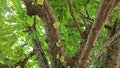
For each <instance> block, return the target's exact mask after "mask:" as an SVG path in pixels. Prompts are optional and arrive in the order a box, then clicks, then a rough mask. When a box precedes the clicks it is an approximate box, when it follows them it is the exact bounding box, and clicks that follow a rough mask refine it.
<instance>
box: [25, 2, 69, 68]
mask: <svg viewBox="0 0 120 68" xmlns="http://www.w3.org/2000/svg"><path fill="white" fill-rule="evenodd" d="M24 2H25V5H26V9H27V14H28V15H29V16H32V15H38V16H39V17H40V18H41V19H42V21H43V23H44V27H45V31H46V42H47V44H48V47H49V49H48V52H49V55H50V59H51V66H52V68H65V63H63V62H61V61H60V59H59V58H60V57H61V56H64V58H65V60H64V61H65V62H66V63H67V64H69V63H71V60H69V58H68V57H67V56H66V54H65V53H64V50H63V48H62V46H61V43H60V36H59V27H58V28H55V27H54V26H53V25H54V23H56V18H55V15H54V13H53V11H52V9H51V6H50V5H49V3H48V1H47V0H44V4H43V5H38V4H35V5H32V0H24ZM58 42H59V46H57V44H56V43H58ZM57 56H59V58H56V57H57Z"/></svg>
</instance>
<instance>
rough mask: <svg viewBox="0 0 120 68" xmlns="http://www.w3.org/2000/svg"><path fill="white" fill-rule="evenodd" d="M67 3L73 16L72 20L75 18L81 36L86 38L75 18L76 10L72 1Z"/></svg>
mask: <svg viewBox="0 0 120 68" xmlns="http://www.w3.org/2000/svg"><path fill="white" fill-rule="evenodd" d="M67 1H68V5H69V10H70V14H71V16H72V18H73V21H74V23H75V25H76V27H77V29H78V31H79V33H80V35H81V36H82V37H84V35H83V32H82V31H81V30H80V25H79V23H78V21H77V20H76V18H75V15H74V11H73V10H74V9H73V6H72V3H71V2H70V0H67Z"/></svg>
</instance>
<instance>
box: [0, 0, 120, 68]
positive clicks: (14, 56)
mask: <svg viewBox="0 0 120 68" xmlns="http://www.w3.org/2000/svg"><path fill="white" fill-rule="evenodd" d="M39 1H44V0H39ZM100 1H101V0H72V3H73V6H74V7H75V10H74V12H75V16H76V19H77V20H78V21H79V24H80V23H82V24H84V25H83V26H81V29H82V31H85V30H86V29H87V28H88V27H89V26H90V25H91V24H92V23H93V22H92V23H90V22H89V21H88V20H85V19H82V17H81V13H82V14H84V15H85V16H87V15H88V14H87V13H86V11H87V12H88V13H89V15H90V17H91V18H92V19H94V18H95V14H96V11H97V9H98V6H99V4H100ZM49 2H50V5H51V6H52V8H53V11H54V13H55V16H56V18H57V20H58V21H59V22H60V23H59V22H56V23H55V24H54V27H55V28H58V27H59V28H60V38H61V41H62V46H63V48H64V50H65V52H66V53H67V54H68V55H69V56H70V57H73V56H74V55H75V53H76V51H77V49H78V45H79V44H80V42H81V41H82V37H81V36H80V35H79V32H78V30H77V28H76V27H75V24H74V21H73V20H72V17H71V15H70V12H69V8H68V4H67V0H64V1H62V0H49ZM39 4H43V3H41V2H40V3H39ZM119 9H120V7H119V6H118V7H116V8H115V10H114V12H113V13H112V14H111V16H110V17H111V21H112V23H111V22H110V21H107V24H108V25H110V26H111V25H112V24H113V22H114V21H115V20H116V18H120V14H119V13H120V11H118V10H119ZM36 19H37V25H36V31H33V32H32V33H31V34H30V33H28V31H27V30H29V27H31V26H32V25H33V23H34V16H32V17H29V16H28V15H27V14H26V7H25V5H24V3H23V1H21V0H0V62H1V63H3V64H7V65H9V66H12V65H14V64H16V63H17V62H20V61H22V60H24V58H26V56H28V55H29V54H30V52H32V51H33V43H32V39H33V38H35V37H38V38H39V39H40V41H41V43H42V47H43V49H45V50H47V49H48V46H47V44H46V41H45V40H46V36H45V35H46V34H45V28H44V25H43V22H42V21H41V19H40V18H39V17H38V16H36ZM108 32H109V30H108V29H105V28H104V29H103V30H102V31H101V32H100V34H99V37H98V39H97V40H96V43H95V47H94V50H93V52H92V55H91V59H92V58H93V56H94V55H95V54H97V53H98V52H99V50H100V48H101V47H102V45H103V43H105V42H106V41H107V39H106V38H107V35H108ZM45 54H46V55H47V60H49V55H48V53H47V52H46V51H45ZM61 61H62V62H64V56H61ZM100 65H101V63H100V60H96V62H95V63H94V64H93V65H92V68H99V66H100ZM38 67H39V65H38V64H37V60H36V56H32V57H31V58H30V59H29V60H28V62H27V63H26V65H25V68H38ZM18 68H19V67H18Z"/></svg>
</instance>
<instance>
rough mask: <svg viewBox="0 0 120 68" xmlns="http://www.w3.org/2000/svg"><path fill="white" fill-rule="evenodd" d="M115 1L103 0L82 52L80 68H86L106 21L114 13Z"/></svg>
mask: <svg viewBox="0 0 120 68" xmlns="http://www.w3.org/2000/svg"><path fill="white" fill-rule="evenodd" d="M114 2H115V0H103V1H102V3H101V5H100V8H99V10H98V11H97V15H96V17H95V21H94V24H93V26H92V28H91V30H90V32H89V35H88V38H87V41H86V44H85V45H84V50H82V51H81V52H82V53H81V56H79V57H81V59H80V61H79V63H80V64H79V68H85V65H86V62H87V60H88V58H89V56H90V53H91V51H92V48H93V47H94V43H95V40H96V39H97V37H98V34H99V32H100V30H101V29H102V28H103V26H104V25H105V21H106V19H107V17H108V15H109V14H110V12H111V11H112V8H113V4H114Z"/></svg>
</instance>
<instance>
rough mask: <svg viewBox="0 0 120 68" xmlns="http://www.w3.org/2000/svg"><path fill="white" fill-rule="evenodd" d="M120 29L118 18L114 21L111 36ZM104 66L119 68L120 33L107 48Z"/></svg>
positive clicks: (106, 67) (105, 67)
mask: <svg viewBox="0 0 120 68" xmlns="http://www.w3.org/2000/svg"><path fill="white" fill-rule="evenodd" d="M119 30H120V20H116V22H115V23H114V25H113V27H112V30H111V33H110V37H112V36H113V35H114V34H115V33H116V32H118V31H119ZM102 67H103V68H119V67H120V35H119V36H118V37H117V38H116V39H115V40H114V41H113V42H112V44H111V45H110V46H109V47H108V48H107V56H106V62H105V63H104V64H103V66H102Z"/></svg>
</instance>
